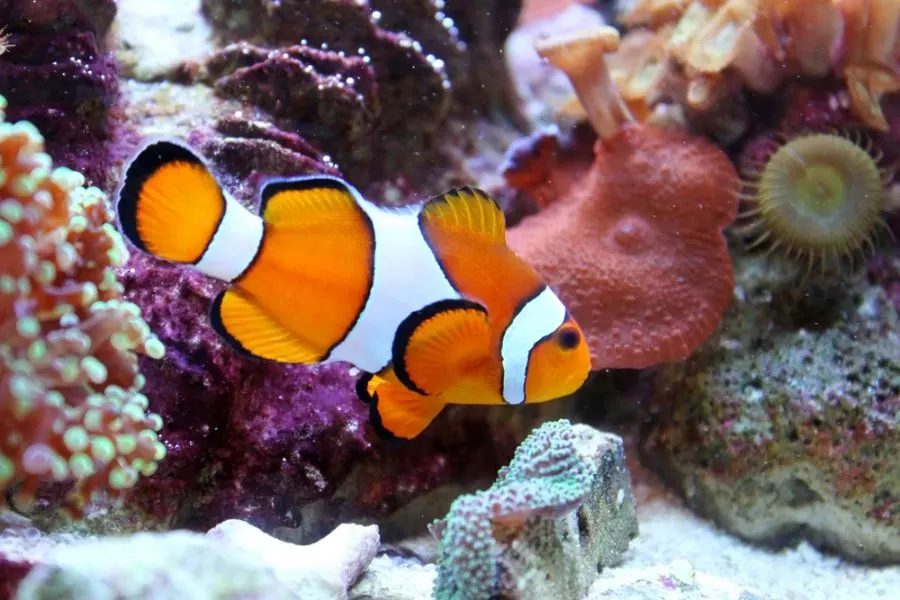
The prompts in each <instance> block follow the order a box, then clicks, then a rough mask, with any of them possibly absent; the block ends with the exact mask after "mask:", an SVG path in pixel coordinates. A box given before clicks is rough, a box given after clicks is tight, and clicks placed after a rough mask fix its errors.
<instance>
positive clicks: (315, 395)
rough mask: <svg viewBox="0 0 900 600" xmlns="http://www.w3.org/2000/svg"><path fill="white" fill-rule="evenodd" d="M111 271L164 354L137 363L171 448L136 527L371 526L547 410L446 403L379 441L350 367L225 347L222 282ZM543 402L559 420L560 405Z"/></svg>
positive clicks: (143, 269) (493, 453)
mask: <svg viewBox="0 0 900 600" xmlns="http://www.w3.org/2000/svg"><path fill="white" fill-rule="evenodd" d="M120 276H121V279H122V281H123V283H124V285H125V289H126V297H127V298H128V299H129V300H131V301H132V302H134V303H135V304H137V305H138V306H140V307H141V308H142V310H143V314H144V317H145V318H146V319H147V322H148V324H149V325H150V326H151V327H152V328H153V330H154V331H155V332H156V334H157V335H158V336H159V338H160V340H162V342H163V343H164V344H165V345H166V350H167V352H166V357H165V359H164V360H162V361H155V362H151V361H146V364H144V363H142V365H141V368H142V369H143V372H144V375H145V377H146V385H145V388H144V393H145V394H146V395H147V396H148V397H150V398H152V399H153V408H154V410H155V411H157V412H158V413H160V414H161V415H162V418H163V420H164V421H165V422H166V423H167V425H166V428H165V429H164V430H163V431H162V432H161V433H160V435H161V437H162V438H163V439H164V440H165V442H166V445H167V449H168V454H167V457H166V460H165V461H164V462H163V463H162V464H160V465H159V470H158V472H157V474H156V476H155V477H153V478H151V479H148V480H146V481H142V482H141V483H140V484H139V487H138V489H137V491H136V493H135V494H134V499H135V502H137V503H139V504H141V505H142V506H143V507H144V511H143V513H144V514H142V515H141V516H140V517H138V518H140V519H141V522H142V523H143V526H144V527H151V526H164V527H190V528H194V529H203V528H205V527H210V526H212V525H214V524H215V523H217V522H219V521H221V520H224V519H228V518H241V519H245V520H247V521H249V522H251V523H253V524H255V525H257V526H259V527H263V528H264V529H266V530H267V531H272V530H274V529H276V528H279V527H287V528H296V529H299V530H300V537H301V539H302V540H303V541H309V540H314V539H316V538H318V537H319V536H320V535H322V534H323V533H325V532H327V531H328V530H329V529H330V528H331V527H333V526H334V525H335V524H337V523H338V522H340V521H347V520H355V519H364V520H381V519H384V518H387V517H390V516H391V515H392V514H393V513H394V512H395V511H397V510H399V509H402V508H403V507H405V506H406V505H408V504H409V503H410V502H413V501H414V500H416V499H417V498H421V497H423V496H424V495H426V494H428V493H430V492H434V491H435V490H438V489H439V488H440V487H441V486H444V485H447V484H450V483H454V484H462V485H465V483H466V482H468V481H472V480H473V479H474V478H476V477H479V476H482V475H484V474H485V473H489V472H491V471H492V470H495V469H497V468H498V467H499V466H500V465H501V464H502V463H503V461H504V460H506V459H508V457H509V455H510V454H511V453H512V450H513V448H514V447H515V444H516V443H517V442H518V441H519V440H521V439H522V437H523V436H524V433H525V432H526V431H527V430H528V429H530V427H531V425H532V424H533V423H534V422H535V420H536V419H537V418H539V417H540V416H541V415H546V414H548V413H547V411H546V409H540V408H532V409H528V408H524V409H516V414H515V415H511V414H510V413H509V412H508V411H506V410H504V409H503V408H502V407H500V408H499V410H496V411H493V412H492V411H490V409H488V408H484V407H480V408H475V409H472V408H470V407H454V408H457V410H447V411H445V414H443V415H441V417H440V419H439V422H438V423H435V424H434V426H433V427H431V428H429V430H428V431H426V432H425V433H424V434H423V435H422V436H420V437H419V438H417V439H416V440H414V441H412V442H410V443H404V444H398V445H394V444H386V443H383V442H381V441H380V440H378V438H377V436H375V435H374V433H373V431H372V430H371V428H370V427H369V425H368V419H369V415H368V409H367V407H366V406H365V404H363V403H362V402H360V401H359V399H358V398H357V397H356V394H355V383H356V378H357V375H356V374H355V373H353V372H352V371H351V368H350V367H349V366H348V365H346V364H343V363H338V364H333V365H321V366H302V365H283V364H277V363H274V362H268V361H258V360H252V359H247V358H243V357H241V356H239V355H238V354H237V353H235V352H234V351H232V350H231V349H230V348H229V347H227V346H226V345H225V344H224V343H223V342H222V341H221V340H220V339H219V338H218V337H217V336H216V335H215V333H214V332H213V331H212V328H211V327H210V326H209V322H208V320H207V318H206V314H207V312H208V310H209V306H210V303H211V301H212V299H213V297H214V296H215V294H216V293H217V292H218V291H219V290H220V289H221V284H218V283H216V282H214V281H212V280H210V279H209V278H207V277H204V276H203V275H200V274H197V273H194V272H190V271H188V270H186V269H184V268H183V267H178V266H173V265H166V264H162V263H159V262H158V261H155V260H153V259H151V258H148V257H146V256H144V255H141V254H139V253H135V254H134V255H133V256H132V258H131V260H130V261H129V263H128V265H126V267H125V268H124V269H123V270H122V272H121V275H120ZM553 404H554V405H555V406H553V407H550V409H551V410H558V411H562V406H563V405H564V404H565V403H563V402H560V403H553ZM551 414H552V413H551ZM494 415H495V416H496V417H497V418H496V419H495V418H492V416H494ZM447 502H448V501H447V500H444V501H443V503H441V502H435V503H433V506H431V507H429V509H428V512H429V514H426V515H425V516H423V517H421V519H422V520H424V519H427V518H428V517H429V516H430V515H434V516H436V514H435V513H437V514H439V513H440V511H442V510H444V509H445V508H446V506H447V504H446V503H447ZM423 525H424V522H423Z"/></svg>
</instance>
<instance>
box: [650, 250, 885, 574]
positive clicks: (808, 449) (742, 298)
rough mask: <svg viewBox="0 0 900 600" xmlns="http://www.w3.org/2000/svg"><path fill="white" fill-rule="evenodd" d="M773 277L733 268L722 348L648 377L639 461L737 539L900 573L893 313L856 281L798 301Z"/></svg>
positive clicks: (759, 269) (811, 288)
mask: <svg viewBox="0 0 900 600" xmlns="http://www.w3.org/2000/svg"><path fill="white" fill-rule="evenodd" d="M776 266H777V265H769V266H768V267H764V266H763V264H762V263H761V262H759V261H756V260H750V259H747V258H741V259H739V260H738V261H737V262H736V276H737V288H736V295H737V298H738V300H737V301H736V302H735V303H734V304H733V305H732V307H731V308H730V309H729V311H728V312H727V314H726V317H725V319H724V321H723V324H722V326H721V327H720V331H719V332H718V334H717V335H716V336H715V337H714V338H713V339H711V340H710V341H709V342H707V343H706V345H705V346H704V347H703V348H702V349H701V351H700V352H698V353H697V354H696V355H695V356H693V357H692V358H690V359H689V360H688V361H687V362H685V363H683V364H677V365H671V366H668V367H666V368H665V369H663V370H662V371H661V372H660V373H659V375H658V378H657V382H656V392H655V394H654V397H653V399H652V401H651V403H650V409H651V414H652V417H651V418H650V420H649V421H648V424H647V425H646V426H645V428H644V431H643V436H642V437H643V440H642V452H643V456H644V458H645V459H646V461H647V462H648V463H650V464H652V465H655V467H656V468H657V470H658V471H659V472H661V473H662V475H663V476H664V477H665V478H666V479H667V480H668V481H669V482H670V483H671V484H672V485H673V486H674V487H675V488H676V489H678V490H680V491H681V493H682V494H684V496H685V499H686V500H687V502H688V503H689V504H690V505H691V506H692V507H693V508H695V509H696V510H698V511H699V512H701V513H702V514H704V515H707V516H709V517H710V518H712V519H714V520H715V521H716V522H717V523H719V524H720V525H721V526H722V527H724V528H725V529H727V530H729V531H731V532H733V533H736V534H737V535H739V536H741V537H743V538H745V539H748V540H752V541H756V542H762V543H766V544H771V545H775V546H784V545H786V544H790V543H793V542H795V541H796V540H798V539H807V540H809V541H810V542H812V543H813V544H815V545H818V546H819V547H822V548H825V549H828V550H831V551H835V552H838V553H839V554H841V555H843V556H846V557H849V558H852V559H856V560H860V561H866V562H874V563H897V562H900V535H898V532H900V460H898V455H897V451H896V449H897V447H898V444H900V363H898V361H897V357H898V356H900V332H898V326H897V324H898V314H897V310H896V307H895V305H894V304H893V303H892V302H891V301H890V299H889V298H888V296H887V294H886V293H885V290H884V289H883V288H881V287H879V286H877V285H872V284H870V283H869V282H868V281H867V280H866V279H865V278H862V277H859V278H857V279H856V280H855V282H852V283H842V282H840V281H830V282H829V281H827V280H826V281H822V282H818V283H816V284H813V283H811V282H808V283H807V284H806V286H802V287H799V288H798V287H797V286H795V285H792V284H791V283H790V281H791V278H790V276H789V275H788V274H786V273H783V272H782V274H781V275H776V273H777V269H776Z"/></svg>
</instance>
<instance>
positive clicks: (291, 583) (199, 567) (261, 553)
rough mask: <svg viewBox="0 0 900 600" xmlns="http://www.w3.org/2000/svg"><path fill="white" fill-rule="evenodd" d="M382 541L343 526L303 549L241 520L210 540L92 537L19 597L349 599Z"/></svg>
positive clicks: (37, 573)
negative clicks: (350, 589) (351, 591)
mask: <svg viewBox="0 0 900 600" xmlns="http://www.w3.org/2000/svg"><path fill="white" fill-rule="evenodd" d="M378 543H379V541H378V530H377V528H375V527H371V526H370V527H363V526H360V525H342V526H340V527H338V528H337V529H336V530H335V531H333V532H332V533H331V534H330V535H329V536H327V537H325V538H324V539H322V540H321V541H319V542H318V543H316V544H314V545H311V546H296V545H294V544H289V543H287V542H282V541H280V540H277V539H275V538H272V537H270V536H268V535H266V534H264V533H263V532H261V531H259V530H258V529H256V528H254V527H252V526H251V525H248V524H246V523H243V522H240V521H227V522H225V523H222V524H220V525H219V526H218V527H216V528H214V529H213V530H211V531H210V532H209V533H208V534H206V535H203V534H198V533H192V532H187V531H172V532H169V533H161V534H156V533H138V534H135V535H131V536H123V537H112V538H89V539H83V540H79V541H76V542H73V543H70V544H65V545H60V546H58V547H57V548H54V549H51V550H49V551H47V552H46V553H45V555H44V556H43V558H42V564H41V565H40V566H37V567H35V568H34V569H33V570H32V571H31V573H29V574H28V576H27V577H26V578H25V579H24V580H23V581H22V583H21V584H20V586H19V589H18V593H17V595H16V598H17V599H18V600H38V599H42V598H43V599H46V598H69V599H71V600H102V599H113V598H115V599H116V600H132V599H133V600H138V599H140V600H144V599H148V600H153V599H162V598H183V599H185V600H209V599H218V598H222V599H225V598H266V599H269V598H271V599H273V600H280V599H285V600H288V599H298V600H300V599H302V600H346V598H347V590H348V588H349V587H350V586H351V585H352V583H353V582H354V581H355V580H356V579H357V578H358V577H359V575H360V574H361V573H362V572H363V571H364V570H365V568H366V566H367V565H368V563H369V561H371V560H372V558H373V557H374V555H375V551H376V549H377V547H378Z"/></svg>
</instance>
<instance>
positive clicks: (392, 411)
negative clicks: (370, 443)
mask: <svg viewBox="0 0 900 600" xmlns="http://www.w3.org/2000/svg"><path fill="white" fill-rule="evenodd" d="M360 388H364V389H360ZM357 392H358V393H360V394H361V396H360V397H363V396H365V397H363V400H364V401H365V402H367V403H368V404H369V420H370V422H371V424H372V428H373V429H374V430H375V433H377V434H378V436H379V437H381V438H383V439H388V440H390V439H406V440H411V439H412V438H414V437H416V436H417V435H419V434H420V433H422V432H423V431H424V430H425V428H426V427H428V425H429V424H430V423H431V422H432V421H433V420H434V418H435V417H436V416H438V413H440V412H441V410H442V409H443V408H444V406H445V403H444V402H443V401H441V399H440V398H435V397H433V396H423V395H421V394H417V393H416V392H414V391H412V390H409V389H407V388H405V387H403V386H402V385H399V384H397V383H393V382H389V381H385V380H384V379H381V378H380V377H378V376H377V375H374V376H372V375H366V376H363V379H361V380H360V383H359V384H358V385H357Z"/></svg>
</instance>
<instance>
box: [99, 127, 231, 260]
mask: <svg viewBox="0 0 900 600" xmlns="http://www.w3.org/2000/svg"><path fill="white" fill-rule="evenodd" d="M116 212H117V213H118V216H119V224H120V225H121V227H122V232H123V233H124V234H125V237H126V238H128V240H129V241H131V243H133V244H134V245H135V246H137V247H138V248H140V249H141V250H143V251H144V252H149V253H150V254H153V255H155V256H157V257H159V258H162V259H165V260H168V261H171V262H176V263H196V262H198V261H199V260H200V259H201V257H202V256H203V253H204V252H205V251H206V249H207V247H208V246H209V244H210V242H211V241H212V239H213V236H214V235H215V233H216V230H217V229H218V228H219V224H220V222H221V220H222V218H223V216H224V214H225V196H224V193H223V191H222V188H221V187H220V186H219V183H218V182H217V181H216V179H215V177H214V176H213V174H212V173H211V172H210V171H209V169H208V168H207V167H206V164H205V163H204V162H203V159H202V158H201V157H200V156H199V155H197V154H196V153H195V152H194V151H193V150H192V149H191V148H190V147H188V146H187V145H185V144H183V143H181V142H179V141H176V140H168V139H156V140H151V141H150V142H149V143H148V144H147V145H146V146H144V147H143V148H142V149H141V150H140V151H139V152H138V153H137V154H136V155H135V156H134V157H133V158H132V159H131V161H130V162H129V163H128V165H127V167H126V168H125V173H124V176H123V179H122V183H121V185H120V186H119V189H118V190H117V192H116Z"/></svg>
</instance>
